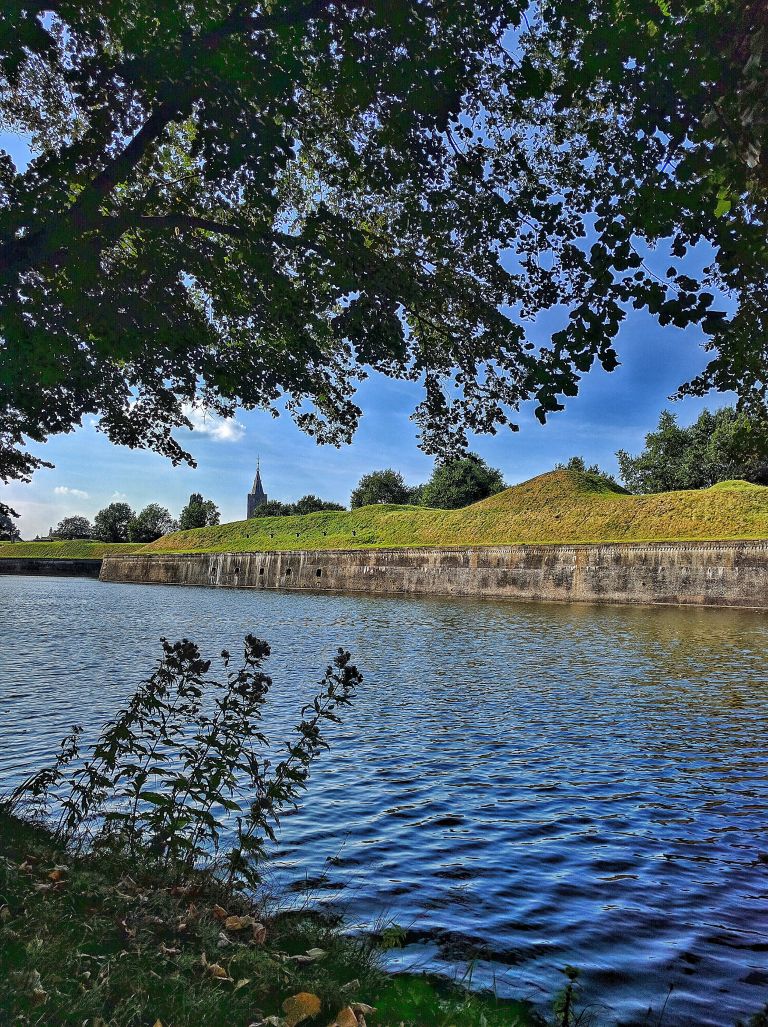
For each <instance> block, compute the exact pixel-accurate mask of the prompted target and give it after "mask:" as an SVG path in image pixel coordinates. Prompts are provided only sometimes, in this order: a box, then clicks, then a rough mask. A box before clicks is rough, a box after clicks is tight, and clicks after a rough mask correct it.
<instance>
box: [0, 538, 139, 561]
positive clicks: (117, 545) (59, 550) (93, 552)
mask: <svg viewBox="0 0 768 1027" xmlns="http://www.w3.org/2000/svg"><path fill="white" fill-rule="evenodd" d="M143 548H144V547H143V546H142V544H141V543H140V542H136V543H134V542H88V541H85V540H80V539H72V540H70V541H55V542H54V541H51V542H0V557H5V556H15V557H30V556H32V557H39V558H40V559H41V560H100V559H101V558H102V556H106V555H107V554H108V553H135V552H138V550H140V549H143Z"/></svg>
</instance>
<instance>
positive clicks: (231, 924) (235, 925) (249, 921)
mask: <svg viewBox="0 0 768 1027" xmlns="http://www.w3.org/2000/svg"><path fill="white" fill-rule="evenodd" d="M255 923H256V921H255V920H254V919H253V917H252V916H228V917H227V919H226V920H225V921H224V926H225V927H226V929H227V930H228V931H244V930H245V929H246V927H253V925H254V924H255Z"/></svg>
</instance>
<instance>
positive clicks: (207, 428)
mask: <svg viewBox="0 0 768 1027" xmlns="http://www.w3.org/2000/svg"><path fill="white" fill-rule="evenodd" d="M184 414H185V416H186V417H188V418H189V420H190V422H191V423H192V431H193V432H197V434H198V435H207V436H208V438H209V439H213V441H214V442H239V441H240V439H241V438H242V437H243V435H245V425H244V424H241V423H240V422H239V421H236V420H235V419H234V417H220V416H219V414H215V413H213V412H212V411H210V410H206V409H205V408H204V407H199V406H192V405H190V404H185V406H184Z"/></svg>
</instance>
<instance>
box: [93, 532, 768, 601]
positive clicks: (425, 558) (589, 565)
mask: <svg viewBox="0 0 768 1027" xmlns="http://www.w3.org/2000/svg"><path fill="white" fill-rule="evenodd" d="M101 578H102V580H103V581H125V582H142V583H156V584H165V585H208V586H215V587H229V588H238V587H240V588H243V587H247V588H286V589H312V590H321V591H340V592H386V593H403V594H412V595H436V594H438V595H470V596H486V597H499V598H508V599H524V600H546V601H552V600H555V601H563V602H598V603H643V604H663V603H672V604H692V605H697V606H743V607H753V608H760V609H768V541H765V542H722V543H718V542H692V543H648V544H637V545H623V544H622V545H602V546H596V545H577V546H493V547H482V548H480V547H478V548H470V547H467V548H457V549H360V550H328V551H322V550H303V551H298V552H292V553H288V552H282V553H281V552H272V553H213V554H205V555H201V554H194V555H186V556H173V555H165V554H156V555H152V556H149V555H139V554H136V555H133V556H106V557H105V558H104V560H103V563H102V570H101Z"/></svg>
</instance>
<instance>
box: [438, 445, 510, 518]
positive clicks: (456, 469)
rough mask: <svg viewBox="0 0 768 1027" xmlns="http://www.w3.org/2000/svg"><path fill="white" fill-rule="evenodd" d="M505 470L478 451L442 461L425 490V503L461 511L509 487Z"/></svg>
mask: <svg viewBox="0 0 768 1027" xmlns="http://www.w3.org/2000/svg"><path fill="white" fill-rule="evenodd" d="M505 488H506V485H505V484H504V478H503V476H502V473H501V471H499V470H497V469H496V468H495V467H489V466H488V464H487V463H486V462H485V460H483V458H482V457H479V456H478V455H477V454H476V453H468V454H467V455H466V456H464V457H457V458H455V459H453V460H446V461H445V462H444V463H439V464H438V465H437V466H436V467H435V469H434V471H433V472H432V477H431V478H430V479H429V481H428V482H427V483H426V485H425V486H424V488H423V489H422V492H421V505H422V506H431V507H436V508H438V509H442V510H457V509H458V508H459V507H462V506H469V504H470V503H477V502H478V501H479V500H480V499H486V498H487V497H488V496H493V495H495V494H496V493H497V492H501V491H502V489H505Z"/></svg>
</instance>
